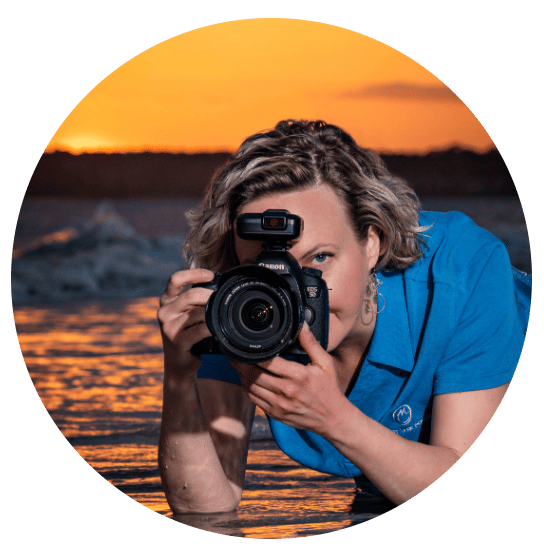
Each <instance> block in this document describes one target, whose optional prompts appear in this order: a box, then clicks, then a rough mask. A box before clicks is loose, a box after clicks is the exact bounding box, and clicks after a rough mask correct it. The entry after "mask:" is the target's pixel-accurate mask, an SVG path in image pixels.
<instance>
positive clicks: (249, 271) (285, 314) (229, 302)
mask: <svg viewBox="0 0 544 553" xmlns="http://www.w3.org/2000/svg"><path fill="white" fill-rule="evenodd" d="M227 275H228V276H227V277H226V278H225V280H224V282H222V283H221V285H220V286H219V288H218V289H217V291H216V293H215V294H214V295H212V297H211V298H210V300H209V301H208V305H207V306H206V322H207V324H208V327H209V328H210V330H211V332H212V335H213V336H214V337H215V339H216V340H217V343H218V346H219V349H220V350H221V351H222V353H224V355H226V356H227V357H229V358H230V359H237V360H239V361H248V360H260V359H270V358H272V357H274V356H275V355H277V354H279V353H281V352H282V351H284V350H285V349H286V348H288V347H289V346H290V345H291V344H292V343H293V341H294V340H296V337H297V332H298V330H299V327H300V325H301V324H302V321H303V317H304V313H303V311H302V307H301V306H300V305H299V302H298V299H297V297H296V296H295V295H294V294H293V293H292V292H291V291H290V287H289V284H288V282H286V281H285V279H284V278H283V277H282V276H280V275H277V274H276V273H274V272H273V271H271V270H269V269H266V268H261V267H254V266H247V267H245V266H244V267H241V268H239V269H234V270H233V271H232V273H230V274H228V273H227Z"/></svg>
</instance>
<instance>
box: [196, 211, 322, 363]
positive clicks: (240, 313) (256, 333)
mask: <svg viewBox="0 0 544 553" xmlns="http://www.w3.org/2000/svg"><path fill="white" fill-rule="evenodd" d="M302 225H303V221H302V219H301V218H300V217H298V216H297V215H293V214H291V213H289V212H288V211H286V210H282V209H269V210H267V211H265V212H264V213H245V214H243V215H240V216H239V217H238V218H237V220H236V230H237V233H238V236H239V237H240V238H242V239H244V240H260V241H262V242H263V251H262V252H261V253H260V254H259V255H258V256H257V257H256V258H255V259H254V260H253V261H252V262H251V263H250V264H249V265H242V266H239V267H236V268H234V269H231V270H230V271H227V272H225V273H216V274H215V278H214V279H213V281H212V282H210V283H206V284H195V286H200V287H202V288H209V289H211V290H213V291H214V292H213V294H212V295H211V296H210V299H209V300H208V303H207V304H206V324H207V325H208V328H209V329H210V332H211V333H212V337H210V338H205V339H204V340H202V341H201V342H199V343H197V344H195V345H194V346H193V348H192V350H191V351H192V353H193V354H195V355H201V354H203V353H211V354H217V353H221V354H223V355H225V356H226V357H228V358H229V359H234V360H236V361H242V362H246V363H255V362H259V361H265V360H268V359H272V358H273V357H275V356H277V355H286V356H295V357H296V356H304V355H306V352H305V351H304V350H303V349H302V347H301V346H300V344H299V342H298V335H299V333H300V331H301V329H302V325H303V323H304V321H307V322H308V324H309V326H310V330H311V331H312V333H313V334H314V336H315V337H316V339H317V340H318V342H319V343H320V344H321V346H322V347H323V348H324V349H327V340H328V325H329V301H328V290H327V285H326V283H325V281H324V280H323V279H322V278H321V274H322V273H321V271H320V270H318V269H314V268H308V267H302V268H301V267H300V265H299V264H298V262H297V261H296V259H295V258H294V257H293V255H292V254H290V253H289V252H288V251H287V250H288V249H289V248H290V246H289V245H288V242H289V241H291V240H294V239H296V238H298V237H299V236H300V232H301V230H302Z"/></svg>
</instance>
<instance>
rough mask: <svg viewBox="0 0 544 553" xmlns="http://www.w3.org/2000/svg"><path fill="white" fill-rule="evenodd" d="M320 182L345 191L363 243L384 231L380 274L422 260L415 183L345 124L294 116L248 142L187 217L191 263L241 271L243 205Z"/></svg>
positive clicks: (341, 192)
mask: <svg viewBox="0 0 544 553" xmlns="http://www.w3.org/2000/svg"><path fill="white" fill-rule="evenodd" d="M320 184H326V185H328V186H330V187H331V188H332V189H333V190H334V191H335V192H336V194H338V196H339V198H340V199H341V200H342V202H343V203H344V205H345V206H346V207H347V210H348V212H349V214H350V216H351V217H350V218H351V221H350V222H351V224H352V226H353V229H354V231H355V233H356V235H357V236H358V237H359V239H360V240H361V241H363V242H364V241H365V240H366V238H367V234H368V229H369V227H370V226H371V225H374V227H375V228H376V229H377V230H378V233H379V236H380V240H381V251H380V258H379V260H378V263H377V265H376V269H377V270H378V269H381V270H396V269H405V268H406V267H408V266H410V265H411V264H413V263H414V262H415V261H417V260H418V259H419V258H420V257H421V255H422V252H421V247H420V246H421V243H422V242H423V239H422V237H421V232H422V231H423V230H424V229H423V228H422V227H420V226H419V220H418V219H419V210H420V204H419V200H418V198H417V196H416V194H415V192H414V191H413V190H412V189H411V188H410V187H409V186H408V184H407V183H406V182H405V181H404V180H402V179H400V178H398V177H395V176H393V175H392V174H391V173H390V172H389V171H388V170H387V168H386V167H385V165H384V163H383V161H382V159H381V158H380V157H379V156H378V155H377V154H376V153H374V152H372V151H370V150H367V149H364V148H361V147H360V146H358V145H357V143H356V142H355V141H354V140H353V138H352V137H351V136H350V135H349V134H348V133H346V132H345V131H343V130H342V129H340V128H339V127H336V126H334V125H329V124H327V123H325V122H323V121H304V120H301V121H296V120H292V119H289V120H285V121H280V122H279V123H278V124H277V125H276V127H275V128H274V129H273V130H270V131H266V132H261V133H257V134H254V135H252V136H250V137H248V138H247V139H246V140H245V141H244V142H243V143H242V145H241V146H240V149H239V150H238V151H237V152H236V154H234V156H233V157H232V158H231V160H230V161H229V162H227V163H226V164H225V165H224V166H223V167H222V168H220V169H219V170H218V171H217V172H216V174H215V175H214V177H213V178H212V180H211V182H210V184H209V185H208V187H207V189H206V193H205V196H204V200H203V203H202V206H201V208H200V209H199V210H197V211H193V212H189V213H187V218H188V221H189V224H190V227H191V230H190V232H189V234H188V236H187V239H186V241H185V245H184V251H183V253H184V256H185V258H186V260H187V263H188V266H189V267H202V268H205V269H209V270H212V271H225V270H228V269H230V268H232V267H235V266H236V265H238V264H239V262H238V260H237V257H236V253H235V250H234V223H235V220H236V217H237V214H238V211H239V209H240V208H241V207H242V206H244V205H245V204H247V203H249V202H252V201H253V200H256V199H257V198H260V197H263V196H268V195H272V194H278V193H287V192H293V191H295V190H304V189H308V188H312V187H314V186H317V185H320Z"/></svg>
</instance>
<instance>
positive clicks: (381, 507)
mask: <svg viewBox="0 0 544 553" xmlns="http://www.w3.org/2000/svg"><path fill="white" fill-rule="evenodd" d="M156 308H157V299H156V298H142V299H134V300H131V299H128V300H108V301H90V302H65V303H62V304H58V305H33V306H32V305H31V306H19V307H16V308H15V321H16V326H17V332H18V336H19V342H20V344H21V349H22V352H23V355H24V358H25V361H26V364H27V367H28V370H29V372H30V375H31V377H32V380H33V382H34V385H35V387H36V389H37V391H38V393H39V395H40V397H41V399H42V401H43V403H44V405H45V407H46V408H47V410H48V411H49V413H50V415H51V417H52V418H53V420H54V421H55V423H56V424H57V426H58V427H59V428H60V430H61V431H62V433H63V434H64V436H65V437H66V438H67V439H68V441H69V442H70V443H71V444H72V446H73V447H74V448H75V449H76V450H77V451H78V453H79V454H80V455H81V456H82V457H83V458H84V459H85V460H86V461H87V462H88V463H89V464H90V465H91V466H92V467H93V468H94V469H95V470H97V471H98V472H99V473H100V474H101V475H102V476H103V477H104V478H106V479H107V480H108V481H109V482H110V483H111V484H113V485H114V486H116V487H117V488H119V489H120V490H121V491H123V492H124V493H125V494H127V495H128V496H130V497H132V498H133V499H135V500H136V501H138V502H140V503H141V504H143V505H145V506H146V507H148V508H149V509H152V510H153V511H156V512H158V513H160V514H162V515H164V516H167V517H170V518H175V519H176V520H178V521H179V522H181V523H184V524H189V525H191V526H195V527H198V528H202V529H206V530H210V531H213V532H217V533H221V534H228V535H234V536H243V537H254V538H284V537H299V536H310V535H316V534H321V533H325V532H331V531H333V530H338V529H341V528H345V527H347V526H351V525H353V524H357V523H360V522H363V521H365V520H369V519H370V518H373V517H375V516H377V515H378V514H379V513H382V512H385V511H387V510H389V509H390V508H391V505H389V504H382V503H380V502H376V501H374V500H370V499H365V498H364V497H362V496H360V495H357V494H356V492H355V488H354V484H353V481H352V480H349V479H343V478H337V477H334V476H329V475H325V474H321V473H318V472H315V471H312V470H309V469H306V468H304V467H301V466H300V465H298V464H297V463H295V462H294V461H292V460H291V459H289V458H288V457H287V456H286V455H284V454H283V453H282V452H281V451H280V450H279V449H278V448H277V446H276V445H275V443H274V442H273V440H271V439H270V438H271V436H270V432H269V429H268V426H267V423H266V420H265V418H264V417H263V416H262V414H258V415H257V417H256V421H255V424H254V429H253V434H252V442H251V447H250V452H249V458H248V470H247V475H246V484H245V491H244V495H243V499H242V503H241V505H240V507H239V509H238V510H237V511H236V512H235V513H226V514H217V515H184V516H178V517H173V515H172V512H171V511H170V508H169V507H168V504H167V502H166V499H165V496H164V494H163V491H162V486H161V482H160V478H159V471H158V468H157V443H158V435H159V427H160V412H161V401H162V375H163V372H162V349H161V341H160V334H159V329H158V325H157V322H156Z"/></svg>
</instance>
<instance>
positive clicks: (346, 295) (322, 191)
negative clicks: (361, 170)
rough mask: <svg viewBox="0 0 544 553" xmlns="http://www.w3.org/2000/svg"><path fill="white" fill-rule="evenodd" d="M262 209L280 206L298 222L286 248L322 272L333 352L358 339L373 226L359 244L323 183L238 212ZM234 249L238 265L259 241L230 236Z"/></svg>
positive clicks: (375, 245) (375, 249)
mask: <svg viewBox="0 0 544 553" xmlns="http://www.w3.org/2000/svg"><path fill="white" fill-rule="evenodd" d="M267 209H286V210H288V211H289V212H290V213H293V214H295V215H298V216H299V217H301V218H302V219H303V221H304V228H303V231H302V233H301V235H300V237H299V238H298V239H297V240H294V241H292V242H291V244H292V248H291V249H290V250H289V252H290V253H291V254H292V255H293V256H294V257H295V259H296V260H297V261H298V263H299V264H300V265H301V266H303V267H314V268H316V269H320V270H321V271H323V279H324V280H325V282H326V283H327V287H328V288H329V310H330V318H329V345H328V351H334V350H335V349H336V348H337V347H338V346H339V345H340V344H341V343H343V342H344V341H345V340H350V341H351V340H355V341H357V340H359V339H360V336H361V333H362V332H364V324H363V321H362V313H363V309H364V308H363V305H364V300H365V297H366V288H367V283H368V274H369V272H370V270H371V269H372V268H373V267H374V265H375V264H376V262H377V260H378V256H379V251H380V241H379V237H378V234H377V232H376V230H375V229H374V227H371V229H370V231H369V234H368V238H367V239H366V240H365V242H364V243H361V242H360V241H359V239H358V238H357V237H356V235H355V233H354V231H353V228H352V225H351V223H350V219H349V214H348V212H347V210H346V208H345V207H344V205H343V204H342V202H341V201H340V199H339V198H338V196H337V195H336V193H335V192H334V191H333V189H332V188H331V187H329V186H327V185H319V186H314V187H312V188H308V189H306V190H302V191H297V192H290V193H286V194H283V193H280V194H274V195H270V196H264V197H262V198H259V199H257V200H254V201H252V202H250V203H248V204H246V205H244V206H242V207H241V208H240V210H239V212H238V215H241V214H242V213H262V212H263V211H266V210H267ZM234 243H235V248H236V254H237V256H238V259H239V261H240V263H241V264H242V265H246V264H248V263H251V261H253V259H254V258H255V257H256V256H257V255H258V254H259V253H260V252H261V249H262V243H261V242H256V241H249V240H242V239H241V238H239V237H238V236H236V237H235V242H234Z"/></svg>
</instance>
